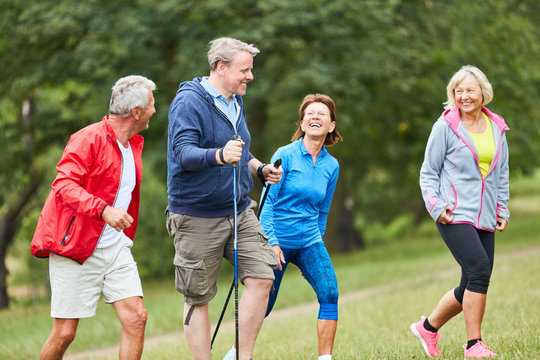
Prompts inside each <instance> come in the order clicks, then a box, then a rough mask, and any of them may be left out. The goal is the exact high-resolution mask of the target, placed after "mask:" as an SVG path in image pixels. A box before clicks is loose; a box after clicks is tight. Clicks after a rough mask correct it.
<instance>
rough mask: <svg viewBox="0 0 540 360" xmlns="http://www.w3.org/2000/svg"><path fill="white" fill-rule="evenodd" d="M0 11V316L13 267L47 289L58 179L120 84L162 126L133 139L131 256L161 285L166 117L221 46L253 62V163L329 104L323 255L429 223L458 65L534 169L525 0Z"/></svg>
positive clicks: (46, 1)
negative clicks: (423, 186)
mask: <svg viewBox="0 0 540 360" xmlns="http://www.w3.org/2000/svg"><path fill="white" fill-rule="evenodd" d="M0 8H1V9H2V12H1V13H0V51H1V53H2V57H1V60H0V61H1V62H0V78H1V80H0V128H1V135H0V143H1V144H2V150H1V151H2V161H1V163H0V169H1V171H0V308H1V307H6V306H7V305H8V302H9V299H8V294H7V279H8V277H7V275H8V268H9V270H10V271H11V272H12V273H15V274H16V276H14V277H10V278H9V279H10V284H14V285H17V284H19V283H25V284H27V283H33V284H46V283H47V282H46V279H45V278H46V272H47V270H46V269H47V261H44V260H40V259H35V258H32V257H31V256H30V255H29V243H30V240H31V237H32V234H33V231H34V229H35V225H36V222H37V218H38V216H39V212H40V210H41V206H42V205H43V202H44V200H45V198H46V195H47V193H48V191H49V189H50V184H51V182H52V180H53V179H54V176H55V169H54V167H55V165H56V163H57V162H58V160H59V159H60V156H61V152H62V149H63V147H64V146H65V144H66V142H67V140H68V138H69V135H70V134H71V133H73V132H74V131H76V130H77V129H79V128H81V127H83V126H85V125H87V124H90V123H92V122H95V121H98V120H100V119H101V117H102V116H103V115H105V114H107V113H108V101H109V98H110V89H111V87H112V85H113V84H114V82H115V81H116V80H117V79H118V78H120V77H121V76H125V75H129V74H141V75H144V76H147V77H149V78H151V79H153V80H154V81H155V82H156V84H157V85H158V91H157V92H156V93H155V98H156V109H157V113H156V115H155V116H154V117H153V118H152V119H151V122H150V128H149V129H148V130H146V131H145V132H143V133H142V135H143V136H144V137H145V139H146V143H145V152H144V166H145V173H144V177H143V184H142V196H143V198H142V204H141V205H142V206H141V209H142V210H141V219H140V226H139V230H138V233H137V239H136V240H137V241H136V246H135V247H134V249H133V251H134V254H135V258H136V260H137V262H138V264H139V269H140V272H141V275H142V276H143V277H145V278H148V277H165V276H171V274H172V257H173V245H172V242H171V241H170V240H169V239H168V236H167V234H166V231H165V226H164V215H163V212H164V209H165V207H166V205H167V194H166V141H167V137H166V134H167V111H168V106H169V104H170V102H171V100H172V99H173V98H174V95H175V92H176V90H177V87H178V84H179V83H180V82H181V81H185V80H191V79H192V78H193V77H195V76H203V75H208V71H209V70H208V63H207V60H206V51H207V50H208V42H209V41H210V40H212V39H214V38H216V37H220V36H231V37H236V38H239V39H241V40H244V41H246V42H249V43H254V44H256V45H257V46H258V47H259V49H260V50H261V53H260V54H259V55H257V57H256V58H255V68H254V75H255V80H254V81H253V82H252V83H250V84H249V86H248V93H247V95H246V96H245V98H244V101H245V104H246V111H247V116H248V123H249V126H250V129H251V132H252V137H253V141H252V146H253V148H252V153H253V154H255V156H257V157H258V158H260V159H262V160H263V161H264V160H266V161H268V159H269V158H270V156H271V155H272V154H273V152H274V151H275V150H276V149H277V148H278V147H279V146H282V145H284V144H286V143H288V142H289V139H290V136H291V135H292V132H293V131H294V129H295V127H296V122H297V121H298V106H299V104H300V102H301V100H302V98H303V97H304V95H306V94H307V93H313V92H319V93H325V94H328V95H330V96H331V97H332V98H333V99H334V100H335V102H336V107H337V115H338V124H339V125H338V126H339V128H340V131H341V133H342V134H343V136H344V139H345V141H344V142H343V143H340V144H338V145H336V146H335V147H332V148H330V149H329V150H330V152H331V153H332V154H333V155H335V156H336V157H337V158H338V160H339V162H340V166H341V172H340V179H339V185H338V188H337V190H336V195H335V197H334V201H333V203H332V209H331V212H330V217H329V224H328V225H329V226H328V231H327V234H326V236H325V240H326V243H327V246H328V247H329V249H330V250H331V251H349V250H352V249H358V248H362V247H364V246H372V245H374V244H377V243H380V242H384V241H387V239H390V238H395V236H396V235H399V234H404V233H405V232H406V231H407V230H409V229H412V228H413V227H414V226H415V224H417V223H418V222H419V221H421V220H423V219H424V218H425V216H426V212H425V210H424V205H423V203H422V201H421V197H420V194H419V189H418V171H419V168H420V165H421V162H422V158H423V151H424V147H425V142H426V140H427V137H428V135H429V132H430V129H431V126H432V124H433V123H434V121H435V120H436V119H437V117H438V116H439V115H440V113H441V112H442V103H443V102H444V101H445V100H446V90H445V88H446V84H447V82H448V80H449V79H450V77H451V76H452V75H453V74H454V72H455V71H457V70H458V69H459V68H460V67H461V66H462V65H465V64H471V65H475V66H478V67H479V68H480V69H482V70H483V71H484V72H485V73H486V75H487V76H488V78H489V79H490V81H491V83H492V85H493V87H494V94H495V97H494V100H493V102H492V103H491V104H490V105H489V107H490V109H492V110H493V111H495V112H496V113H499V114H501V115H502V116H503V117H504V118H505V119H506V121H507V123H508V124H509V126H510V129H511V131H510V132H509V133H508V141H509V146H510V153H511V163H510V165H511V171H512V173H516V172H520V173H521V172H525V173H526V172H529V171H532V170H533V169H534V168H536V167H537V166H538V162H539V160H538V159H537V157H536V156H534V154H536V153H538V151H539V150H540V149H539V148H540V142H539V141H538V140H537V139H538V136H539V135H540V125H539V122H538V121H536V120H535V116H536V115H537V113H538V112H539V107H540V106H539V103H540V102H539V100H540V97H539V95H540V66H539V62H538V59H540V26H539V23H538V18H539V16H540V5H539V3H538V2H537V1H535V0H523V1H518V0H500V1H497V0H486V1H481V2H480V1H474V2H472V1H466V0H425V1H406V0H389V1H375V0H373V1H370V0H367V1H355V0H334V1H331V2H328V1H320V0H297V1H288V0H258V1H252V0H250V1H247V0H199V1H191V0H184V1H180V2H179V1H174V0H145V1H142V0H139V1H133V0H131V1H127V0H115V1H104V0H87V1H83V2H78V1H72V0H55V1H52V0H25V1H18V0H0ZM259 194H260V187H256V188H255V189H254V191H253V193H252V198H253V199H256V200H258V198H259ZM8 250H9V252H8ZM6 260H7V265H6Z"/></svg>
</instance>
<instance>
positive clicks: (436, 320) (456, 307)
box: [428, 289, 463, 329]
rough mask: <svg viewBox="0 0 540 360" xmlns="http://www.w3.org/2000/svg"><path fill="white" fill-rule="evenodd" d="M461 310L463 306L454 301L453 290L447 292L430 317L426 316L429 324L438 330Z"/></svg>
mask: <svg viewBox="0 0 540 360" xmlns="http://www.w3.org/2000/svg"><path fill="white" fill-rule="evenodd" d="M462 310H463V306H462V305H461V304H460V303H459V302H458V301H457V300H456V296H455V295H454V290H453V289H452V290H450V291H449V292H447V293H446V294H445V295H444V296H443V297H442V298H441V300H439V304H437V307H436V308H435V310H433V312H432V313H431V315H429V316H428V321H429V323H430V324H431V325H432V326H433V327H434V328H436V329H440V328H441V327H442V326H443V325H444V324H446V323H447V322H448V320H450V319H451V318H453V317H454V316H456V315H457V314H459V313H460V312H461V311H462Z"/></svg>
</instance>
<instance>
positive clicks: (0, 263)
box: [0, 175, 40, 309]
mask: <svg viewBox="0 0 540 360" xmlns="http://www.w3.org/2000/svg"><path fill="white" fill-rule="evenodd" d="M39 184H40V177H39V176H37V175H36V176H32V177H31V180H30V182H29V183H28V184H27V185H26V187H25V188H24V189H23V191H22V192H21V193H20V194H19V196H18V197H17V198H16V199H15V200H14V201H13V202H12V203H11V204H10V206H9V208H8V209H7V211H6V214H5V215H4V217H3V218H2V219H1V220H0V309H4V308H7V307H8V306H9V297H8V293H7V276H8V274H9V271H8V269H7V267H6V256H7V249H8V247H9V245H10V244H11V243H12V242H13V239H14V238H15V234H16V233H17V230H18V229H19V226H20V225H21V221H22V218H23V214H24V213H26V212H25V211H23V210H24V208H25V206H26V205H27V204H28V202H29V201H30V199H32V197H33V196H34V195H35V194H36V192H37V189H38V187H39Z"/></svg>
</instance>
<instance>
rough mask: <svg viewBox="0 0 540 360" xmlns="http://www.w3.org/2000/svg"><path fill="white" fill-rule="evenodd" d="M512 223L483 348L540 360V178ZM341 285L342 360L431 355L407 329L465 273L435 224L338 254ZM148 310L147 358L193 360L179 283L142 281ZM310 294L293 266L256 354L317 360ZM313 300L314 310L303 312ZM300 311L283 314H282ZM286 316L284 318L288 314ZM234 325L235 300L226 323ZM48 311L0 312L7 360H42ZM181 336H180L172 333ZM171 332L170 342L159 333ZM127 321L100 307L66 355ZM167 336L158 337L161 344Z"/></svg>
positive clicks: (451, 327)
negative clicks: (176, 287) (177, 288)
mask: <svg viewBox="0 0 540 360" xmlns="http://www.w3.org/2000/svg"><path fill="white" fill-rule="evenodd" d="M510 209H511V211H512V219H511V222H510V224H509V226H508V228H507V230H506V231H505V232H504V233H502V234H501V233H497V235H496V255H495V268H494V273H493V277H492V281H491V286H490V290H489V294H488V304H487V309H486V315H485V318H484V323H483V338H484V340H485V342H486V343H487V344H488V345H489V346H491V347H492V348H493V349H494V350H495V351H497V352H498V353H499V354H500V356H499V357H498V358H499V359H540V325H539V324H540V319H539V317H540V315H539V309H540V286H538V283H539V281H540V241H539V239H540V236H539V233H540V226H539V222H538V216H539V215H540V174H539V173H537V175H536V176H535V177H534V178H527V179H518V180H513V181H512V201H511V203H510ZM332 259H333V261H334V264H335V267H336V272H337V276H338V281H339V288H340V306H339V316H340V320H339V326H338V333H337V336H336V342H335V347H334V358H336V359H424V358H427V357H426V356H425V354H424V352H423V350H422V348H421V346H420V344H419V343H418V341H417V340H416V338H414V337H413V335H412V334H411V333H410V331H409V325H410V323H412V322H413V321H417V320H418V319H419V317H420V316H421V315H428V314H429V312H430V311H431V310H433V308H434V307H435V305H436V303H437V301H438V300H439V298H440V297H441V296H442V295H443V294H444V293H445V292H446V291H448V290H449V289H451V288H453V287H454V286H455V285H457V282H458V281H459V270H458V267H457V265H456V263H455V261H454V259H453V258H452V256H451V255H450V253H449V251H448V250H447V249H446V246H445V245H444V243H443V242H442V240H441V239H440V236H439V235H438V233H437V231H436V229H435V226H434V225H433V223H432V222H430V221H427V222H426V223H425V224H422V226H420V227H419V228H418V229H415V231H414V232H411V233H409V234H406V235H405V236H403V237H402V238H401V239H400V240H396V241H394V242H391V243H388V244H385V245H384V246H380V247H372V248H370V249H368V250H366V251H362V252H354V253H350V254H345V255H334V256H333V257H332ZM230 281H231V275H230V272H228V273H227V272H226V273H224V274H222V277H221V279H220V288H219V292H218V295H217V296H216V299H214V300H213V301H212V303H211V306H210V317H211V321H212V326H215V323H216V321H217V319H218V317H219V313H220V311H221V308H222V306H223V303H224V300H225V296H226V292H227V291H228V288H229V286H230ZM143 286H144V290H145V300H144V301H145V305H146V307H147V309H148V312H149V318H148V324H147V331H146V334H147V343H146V346H145V350H144V354H143V359H190V358H191V356H190V353H189V350H188V348H187V345H186V342H185V338H184V336H183V335H182V334H181V333H179V332H180V331H181V330H182V326H181V311H182V306H181V297H180V295H179V294H177V293H176V291H175V290H174V286H173V280H172V279H165V280H162V281H153V282H144V283H143ZM314 300H315V297H314V294H313V291H312V289H311V288H310V287H309V285H308V284H307V282H306V281H305V280H304V279H303V278H302V277H301V276H300V275H299V273H298V272H297V271H295V267H294V266H293V267H290V268H289V270H288V272H287V274H286V279H285V280H284V282H283V285H282V287H281V290H280V296H279V298H278V301H277V303H276V306H275V308H274V312H273V313H272V314H271V315H270V316H269V317H268V319H267V320H266V321H265V323H264V324H263V328H262V330H261V332H260V334H259V338H258V340H257V345H256V348H255V358H256V359H258V360H264V359H316V358H317V338H316V329H315V324H316V314H317V306H316V304H313V301H314ZM302 304H308V306H301V305H302ZM291 307H294V310H293V311H288V312H287V315H284V312H283V310H284V309H286V308H291ZM280 311H281V312H280ZM232 319H233V301H231V304H229V311H228V313H227V314H226V317H225V321H231V320H232ZM51 324H52V320H51V318H50V317H49V305H48V304H42V305H34V306H32V307H28V308H24V309H23V308H18V309H14V310H8V311H2V312H0V333H1V334H2V336H1V337H0V359H36V358H37V357H38V353H39V350H40V348H41V346H42V344H43V342H44V341H45V340H46V338H47V337H48V335H49V332H50V329H51ZM175 332H176V334H174V333H175ZM170 333H173V335H172V336H169V337H166V338H165V337H164V338H160V337H158V336H161V335H164V334H170ZM119 334H120V325H119V323H118V320H117V318H116V315H115V313H114V310H113V309H112V307H111V306H108V305H103V304H102V305H100V307H99V309H98V315H97V316H96V317H94V318H90V319H83V320H81V322H80V325H79V329H78V333H77V338H76V339H75V341H74V343H73V344H72V345H71V347H70V348H69V349H68V352H67V356H66V359H69V358H72V359H75V358H82V357H79V356H77V354H78V353H81V352H85V351H88V350H92V349H100V348H104V347H108V346H115V345H116V344H117V343H118V339H119ZM441 334H442V336H443V342H442V344H441V350H442V351H443V359H458V358H462V356H463V350H462V344H463V343H464V342H465V341H466V334H465V327H464V323H463V317H462V316H461V315H459V316H457V317H456V318H455V319H453V320H452V321H451V322H449V323H448V324H447V325H446V326H445V327H444V328H443V329H442V330H441ZM233 339H234V329H233V328H231V327H230V326H228V327H227V326H224V327H223V328H222V329H221V330H220V333H219V335H218V337H217V340H216V344H215V345H214V350H213V357H214V358H215V359H221V358H222V356H223V355H224V354H225V353H226V351H227V350H228V349H229V348H230V346H231V345H232V343H233ZM158 340H159V341H158ZM87 358H91V359H116V358H117V354H116V352H112V353H110V354H107V355H100V356H98V355H95V354H94V355H91V356H90V357H87Z"/></svg>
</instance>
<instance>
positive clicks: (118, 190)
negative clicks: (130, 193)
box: [94, 134, 124, 251]
mask: <svg viewBox="0 0 540 360" xmlns="http://www.w3.org/2000/svg"><path fill="white" fill-rule="evenodd" d="M107 137H108V138H109V139H111V141H112V142H113V143H115V144H116V146H119V145H118V143H117V142H116V141H114V140H113V138H112V137H111V136H110V135H108V134H107ZM118 151H120V157H121V158H122V170H121V171H120V181H119V182H118V189H117V190H116V195H115V196H114V202H113V206H114V204H116V199H117V198H118V192H120V183H121V182H122V175H123V174H124V155H122V151H121V150H120V147H118ZM106 227H107V224H105V226H104V227H103V229H101V234H99V238H98V241H97V243H96V246H95V247H94V251H96V248H97V246H98V244H99V241H100V240H101V237H102V236H103V232H104V231H105V228H106Z"/></svg>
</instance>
